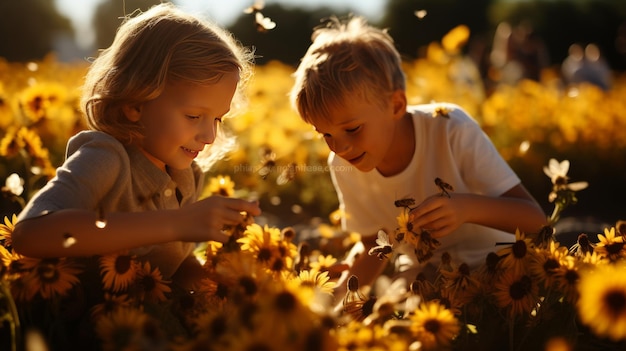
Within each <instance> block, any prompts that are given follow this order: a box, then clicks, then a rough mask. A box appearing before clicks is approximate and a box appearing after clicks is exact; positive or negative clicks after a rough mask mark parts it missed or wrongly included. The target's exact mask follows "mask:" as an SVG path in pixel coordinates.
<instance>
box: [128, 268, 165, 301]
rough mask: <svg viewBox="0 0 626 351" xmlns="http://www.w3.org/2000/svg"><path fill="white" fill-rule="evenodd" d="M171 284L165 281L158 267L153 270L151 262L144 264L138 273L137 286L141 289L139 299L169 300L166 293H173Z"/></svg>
mask: <svg viewBox="0 0 626 351" xmlns="http://www.w3.org/2000/svg"><path fill="white" fill-rule="evenodd" d="M169 283H170V282H169V281H167V280H164V279H163V276H162V275H161V271H160V270H159V268H158V267H155V268H154V269H151V267H150V262H147V261H146V262H144V263H143V266H140V269H139V270H138V271H137V279H136V280H135V284H136V285H137V287H138V288H139V292H138V293H139V298H140V299H141V300H142V301H150V302H163V301H166V300H167V297H166V296H165V294H166V293H170V292H172V289H171V288H170V287H169V285H168V284H169Z"/></svg>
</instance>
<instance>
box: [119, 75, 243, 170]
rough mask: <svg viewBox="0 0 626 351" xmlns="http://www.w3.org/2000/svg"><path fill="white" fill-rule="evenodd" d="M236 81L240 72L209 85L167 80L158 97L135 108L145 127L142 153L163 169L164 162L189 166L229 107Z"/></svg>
mask: <svg viewBox="0 0 626 351" xmlns="http://www.w3.org/2000/svg"><path fill="white" fill-rule="evenodd" d="M238 82H239V74H238V73H237V72H232V73H227V74H225V75H224V76H223V77H222V78H221V79H220V80H219V81H218V82H217V83H215V84H211V85H198V84H193V83H186V82H170V83H167V84H166V86H165V89H164V90H163V93H161V95H159V97H157V98H156V99H154V100H151V101H148V102H146V103H144V104H142V105H141V106H139V107H138V108H136V109H134V112H136V113H137V114H136V115H135V116H136V117H135V118H137V120H139V122H140V123H141V124H142V125H143V127H144V139H143V140H142V141H141V143H140V145H139V147H140V148H141V150H142V151H143V153H144V154H145V155H146V156H147V157H148V159H150V160H151V161H152V162H153V163H154V164H155V165H156V166H157V167H159V168H160V169H162V170H164V171H165V167H166V166H168V167H171V168H175V169H184V168H187V167H189V166H190V165H191V163H192V161H193V160H194V158H196V156H198V154H199V153H200V151H202V150H203V149H204V147H205V146H206V145H208V144H211V143H213V141H214V140H215V136H216V133H217V125H218V123H219V122H221V120H222V117H223V116H224V115H225V114H226V113H227V112H228V111H229V110H230V105H231V101H232V99H233V96H234V94H235V90H236V88H237V84H238ZM128 115H129V113H128V112H127V116H128ZM130 115H132V113H131V114H130ZM129 118H131V117H129Z"/></svg>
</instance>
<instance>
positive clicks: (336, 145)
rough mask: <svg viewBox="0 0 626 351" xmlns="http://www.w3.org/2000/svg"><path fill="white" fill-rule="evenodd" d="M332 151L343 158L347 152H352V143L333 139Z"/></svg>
mask: <svg viewBox="0 0 626 351" xmlns="http://www.w3.org/2000/svg"><path fill="white" fill-rule="evenodd" d="M330 148H331V150H333V151H334V152H335V153H336V154H337V155H339V156H341V155H342V154H345V153H346V152H348V151H350V143H348V142H346V141H345V140H340V139H333V141H332V145H330Z"/></svg>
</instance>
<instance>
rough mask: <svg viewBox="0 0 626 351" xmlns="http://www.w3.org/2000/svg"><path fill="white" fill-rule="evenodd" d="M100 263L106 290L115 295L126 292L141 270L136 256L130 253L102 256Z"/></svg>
mask: <svg viewBox="0 0 626 351" xmlns="http://www.w3.org/2000/svg"><path fill="white" fill-rule="evenodd" d="M99 263H100V273H101V275H102V283H103V285H104V289H106V290H110V291H112V292H114V293H117V292H120V291H126V290H127V289H128V287H129V286H130V284H131V283H132V282H133V281H134V280H135V278H136V277H137V271H138V270H139V264H138V263H137V262H136V261H135V256H132V255H129V254H128V252H119V253H114V254H110V255H105V256H102V257H100V259H99Z"/></svg>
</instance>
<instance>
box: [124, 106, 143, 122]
mask: <svg viewBox="0 0 626 351" xmlns="http://www.w3.org/2000/svg"><path fill="white" fill-rule="evenodd" d="M122 111H123V112H124V115H125V116H126V118H127V119H128V120H129V121H131V122H139V120H140V119H141V105H124V106H123V107H122Z"/></svg>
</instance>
